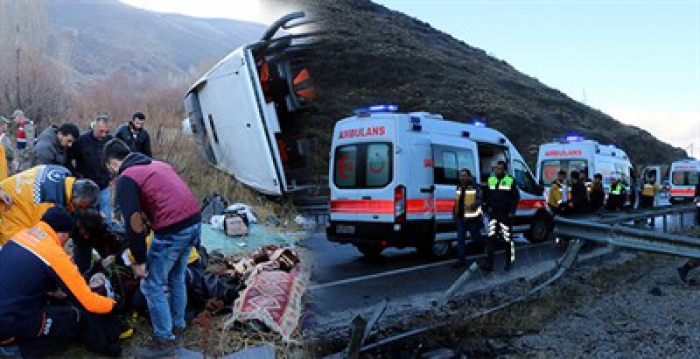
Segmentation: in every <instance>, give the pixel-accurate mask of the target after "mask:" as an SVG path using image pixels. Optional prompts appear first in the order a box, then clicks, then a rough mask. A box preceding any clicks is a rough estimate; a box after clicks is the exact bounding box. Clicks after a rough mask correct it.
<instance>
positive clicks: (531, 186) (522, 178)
mask: <svg viewBox="0 0 700 359" xmlns="http://www.w3.org/2000/svg"><path fill="white" fill-rule="evenodd" d="M513 176H514V177H515V181H516V182H517V183H518V187H520V189H521V190H523V191H525V192H527V193H532V194H537V192H538V189H537V188H538V187H537V182H536V181H535V179H534V178H533V177H532V175H531V174H530V171H528V169H527V165H526V164H525V163H524V162H522V161H519V160H514V161H513Z"/></svg>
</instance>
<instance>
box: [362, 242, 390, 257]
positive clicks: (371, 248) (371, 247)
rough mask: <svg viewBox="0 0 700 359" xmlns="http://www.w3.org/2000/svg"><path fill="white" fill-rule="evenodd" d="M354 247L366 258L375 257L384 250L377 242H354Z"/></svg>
mask: <svg viewBox="0 0 700 359" xmlns="http://www.w3.org/2000/svg"><path fill="white" fill-rule="evenodd" d="M355 247H357V250H358V251H360V253H362V254H363V255H364V256H365V257H367V258H377V257H379V256H381V255H382V252H383V251H384V248H383V247H381V246H380V245H377V244H356V245H355Z"/></svg>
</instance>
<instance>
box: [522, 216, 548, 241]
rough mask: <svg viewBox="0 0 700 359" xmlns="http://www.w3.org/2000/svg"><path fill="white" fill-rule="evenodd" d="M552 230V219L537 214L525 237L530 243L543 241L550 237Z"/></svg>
mask: <svg viewBox="0 0 700 359" xmlns="http://www.w3.org/2000/svg"><path fill="white" fill-rule="evenodd" d="M550 232H551V226H550V221H549V219H548V218H547V216H544V215H541V214H540V215H537V216H535V218H533V220H532V224H531V225H530V229H529V230H528V231H527V232H525V238H527V240H528V241H530V243H541V242H544V241H546V240H548V239H549V237H550V234H551V233H550Z"/></svg>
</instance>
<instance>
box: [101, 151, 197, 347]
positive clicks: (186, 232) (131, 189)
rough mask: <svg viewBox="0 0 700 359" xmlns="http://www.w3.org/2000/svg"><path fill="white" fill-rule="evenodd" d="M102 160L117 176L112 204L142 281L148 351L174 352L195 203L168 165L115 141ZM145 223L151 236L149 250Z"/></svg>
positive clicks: (192, 238)
mask: <svg viewBox="0 0 700 359" xmlns="http://www.w3.org/2000/svg"><path fill="white" fill-rule="evenodd" d="M103 162H104V164H105V166H107V168H108V169H109V170H110V171H111V173H112V174H113V175H114V176H116V177H117V178H116V190H115V199H116V203H115V205H116V207H118V208H120V209H121V214H122V217H123V218H124V225H125V227H126V239H127V241H128V243H129V249H130V250H131V253H132V255H133V256H134V259H135V263H134V264H133V270H134V274H135V275H136V276H137V277H138V278H142V279H143V280H142V283H141V291H142V292H143V294H144V296H145V297H146V302H147V304H148V311H149V313H150V316H151V324H152V325H153V345H152V346H151V347H155V349H163V350H167V349H170V348H174V347H175V345H176V344H175V343H176V338H177V337H176V335H175V334H174V333H173V330H175V331H176V333H177V334H179V333H178V332H182V331H184V329H185V307H186V304H187V290H186V286H185V270H186V267H187V259H188V256H189V254H190V251H191V250H192V247H194V246H196V245H197V244H198V243H199V238H200V226H201V224H200V223H201V215H200V207H199V202H198V201H197V199H196V198H195V197H194V196H193V195H192V192H191V191H190V189H189V188H188V187H187V185H186V184H185V182H184V181H183V180H182V178H180V176H178V174H177V172H175V170H174V169H173V168H172V167H171V166H170V165H168V164H167V163H164V162H160V161H155V160H152V159H151V158H149V157H147V156H145V155H143V154H140V153H133V152H131V150H130V149H129V147H128V146H127V145H126V144H125V143H124V142H122V141H121V140H119V139H113V140H111V141H109V142H108V143H107V144H106V145H105V148H104V154H103ZM142 205H143V207H142ZM146 222H148V224H149V225H150V227H152V229H153V231H154V232H155V237H154V238H153V242H152V244H151V247H150V249H149V250H148V251H146V241H145V239H146V235H147V234H148V229H147V224H146ZM166 287H167V288H168V292H169V298H168V296H166V294H165V290H164V289H165V288H166Z"/></svg>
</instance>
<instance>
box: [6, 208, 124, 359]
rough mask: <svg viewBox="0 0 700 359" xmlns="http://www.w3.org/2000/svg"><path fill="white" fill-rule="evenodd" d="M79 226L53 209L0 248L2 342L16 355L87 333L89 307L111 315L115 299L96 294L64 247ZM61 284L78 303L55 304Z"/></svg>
mask: <svg viewBox="0 0 700 359" xmlns="http://www.w3.org/2000/svg"><path fill="white" fill-rule="evenodd" d="M73 227H74V222H73V218H72V217H71V214H70V213H69V212H68V210H66V209H65V208H63V207H59V206H56V207H52V208H50V209H48V210H47V211H46V213H44V215H43V216H42V217H41V221H40V222H38V223H36V224H35V225H34V226H33V227H31V228H26V229H24V230H22V231H21V232H19V233H17V234H15V235H14V236H13V237H12V239H11V240H10V241H9V242H8V243H7V244H6V245H5V246H4V247H3V248H2V250H0V346H2V347H3V348H0V349H2V352H4V354H7V351H9V350H11V348H13V349H15V350H17V349H19V352H20V353H17V352H15V353H14V354H15V355H14V356H18V355H17V354H21V356H23V357H40V356H44V355H48V354H49V353H51V352H52V351H53V350H55V349H56V348H57V347H59V346H61V345H67V344H68V343H69V342H70V341H71V340H74V339H78V338H80V337H81V334H82V330H83V326H84V324H85V319H86V314H85V313H84V311H87V312H90V313H97V314H106V313H109V312H111V311H112V308H113V307H114V305H115V302H114V300H112V299H110V298H108V297H104V296H102V295H99V294H97V293H94V292H93V291H92V290H91V289H90V287H89V286H88V284H87V283H86V282H85V279H84V278H83V277H82V276H81V275H80V273H79V272H78V269H77V268H76V266H75V265H74V264H73V262H72V261H71V259H70V257H69V256H68V254H67V253H66V252H65V251H64V249H63V246H64V245H65V244H66V242H67V241H68V237H69V233H70V232H71V230H72V229H73ZM57 288H61V289H62V290H63V292H64V293H65V294H67V295H68V296H69V297H70V298H71V299H73V300H74V301H73V302H75V305H69V306H59V305H51V304H48V302H49V301H50V299H51V296H50V295H49V293H50V292H53V291H55V290H56V289H57Z"/></svg>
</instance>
